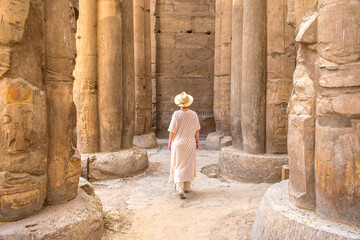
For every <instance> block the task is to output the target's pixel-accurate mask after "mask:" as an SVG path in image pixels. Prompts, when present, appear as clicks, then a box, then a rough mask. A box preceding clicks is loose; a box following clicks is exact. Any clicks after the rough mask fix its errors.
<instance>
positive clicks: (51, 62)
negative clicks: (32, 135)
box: [44, 0, 80, 204]
mask: <svg viewBox="0 0 360 240" xmlns="http://www.w3.org/2000/svg"><path fill="white" fill-rule="evenodd" d="M75 7H76V5H75V1H74V2H72V1H69V0H60V1H56V2H54V1H51V0H46V1H45V2H44V17H45V19H46V21H45V46H46V50H45V71H44V72H45V76H44V77H45V90H46V96H47V109H48V111H47V112H48V129H49V154H48V187H47V202H48V204H57V203H62V202H66V201H68V200H71V199H73V198H75V197H76V195H77V187H78V182H79V177H80V155H79V154H78V152H77V149H76V144H77V140H76V129H75V128H76V109H75V105H74V102H73V98H72V88H73V80H74V79H73V77H72V72H73V70H74V67H75V55H76V47H75V34H74V33H75V32H76V16H75V15H76V11H77V10H76V9H75ZM64 119H67V121H64Z"/></svg>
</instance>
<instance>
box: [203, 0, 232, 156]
mask: <svg viewBox="0 0 360 240" xmlns="http://www.w3.org/2000/svg"><path fill="white" fill-rule="evenodd" d="M215 12H216V15H215V53H214V108H213V109H214V118H215V125H216V132H214V133H210V134H208V136H207V138H206V148H208V149H217V150H220V149H221V147H224V146H229V145H231V137H230V81H231V80H230V73H231V21H232V20H231V15H232V0H217V1H216V5H215Z"/></svg>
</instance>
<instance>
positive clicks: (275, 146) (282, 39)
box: [266, 0, 295, 154]
mask: <svg viewBox="0 0 360 240" xmlns="http://www.w3.org/2000/svg"><path fill="white" fill-rule="evenodd" d="M286 13H287V1H286V0H281V1H275V0H268V2H267V14H266V16H267V37H266V38H267V62H266V65H267V77H266V79H267V83H266V153H271V154H283V153H287V129H288V124H287V122H288V121H287V106H288V102H289V99H290V95H291V91H292V87H293V82H292V77H293V73H294V68H295V46H294V45H295V43H294V30H293V28H292V27H291V26H290V25H288V24H287V22H286Z"/></svg>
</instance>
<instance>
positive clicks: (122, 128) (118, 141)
mask: <svg viewBox="0 0 360 240" xmlns="http://www.w3.org/2000/svg"><path fill="white" fill-rule="evenodd" d="M140 2H141V1H140ZM140 2H139V1H136V3H137V4H138V3H140ZM81 3H83V4H86V6H85V7H84V8H83V9H81V10H87V11H88V12H87V13H84V15H85V16H83V15H81V16H80V17H84V19H82V20H81V21H80V22H79V24H82V25H81V26H79V29H80V33H79V34H78V36H79V38H80V39H79V40H78V42H79V43H80V45H79V48H78V49H79V51H84V52H83V54H85V55H86V56H87V58H84V57H79V58H78V60H79V62H78V64H79V66H78V67H77V71H76V77H77V80H78V81H80V82H81V83H82V82H84V83H83V84H81V83H80V84H79V85H80V86H77V88H80V96H79V98H78V105H79V106H82V109H83V110H84V107H83V106H86V104H88V103H87V102H86V100H87V99H91V100H92V101H93V102H91V104H93V103H94V102H96V103H97V117H98V125H99V132H98V142H99V147H98V150H96V151H87V149H86V148H85V147H86V145H84V144H83V145H82V147H83V148H82V150H83V151H82V153H83V154H82V155H81V157H82V176H83V177H85V178H87V179H89V180H91V181H96V180H106V179H113V178H121V177H128V176H132V175H134V174H136V173H138V172H141V171H142V170H144V169H146V168H147V166H148V158H147V154H146V150H141V149H138V148H132V146H133V145H132V142H133V135H134V123H135V75H134V67H136V69H137V71H138V73H139V75H138V77H141V80H143V81H145V72H146V71H145V70H146V68H145V57H146V54H145V52H144V47H145V42H144V37H145V33H144V30H143V29H142V28H144V26H143V24H144V18H142V19H143V20H142V21H141V22H142V23H141V22H137V25H136V26H135V29H136V30H139V29H140V30H139V31H141V32H142V36H143V38H142V39H139V38H137V44H138V45H137V47H138V48H137V49H136V53H137V54H138V55H137V56H139V58H138V59H137V60H139V61H137V62H136V64H135V59H134V52H135V50H134V30H135V29H134V20H133V17H134V15H133V12H134V8H133V1H120V0H98V1H97V6H96V8H97V14H96V16H97V17H96V20H95V19H94V18H93V15H92V14H91V17H92V18H91V21H90V20H88V19H87V18H86V17H88V18H89V17H90V16H89V15H88V14H90V13H94V12H95V6H90V5H91V4H88V2H81ZM93 3H95V2H93ZM81 6H82V5H81ZM144 7H145V5H144V4H142V5H140V6H138V8H139V9H142V11H144V9H143V8H144ZM94 26H97V28H96V29H94ZM95 33H96V40H95V39H93V38H94V35H95ZM81 41H82V42H81ZM90 43H91V47H90V46H89V49H90V48H92V47H94V46H95V47H96V49H95V50H94V49H90V50H88V51H85V49H84V47H85V46H84V45H85V44H90ZM96 51H97V56H96V55H91V54H92V53H93V54H96ZM141 54H142V55H141ZM89 55H91V56H89ZM81 56H82V55H81ZM89 59H90V60H91V63H93V62H96V63H97V66H95V67H94V68H92V69H91V72H92V75H91V77H94V78H95V77H96V79H97V81H96V82H93V79H85V78H84V75H83V73H82V72H81V71H82V70H83V68H84V66H85V65H86V66H88V67H89V68H91V66H90V62H89V61H87V60H89ZM140 62H141V64H142V66H140V65H139V63H140ZM142 86H143V84H142ZM141 88H142V87H141ZM96 89H97V94H96ZM150 94H151V93H150ZM85 96H86V97H87V98H86V97H85ZM142 97H143V98H142V102H143V103H144V101H145V99H144V94H143V95H142ZM89 104H90V103H89ZM150 104H151V103H150ZM142 107H143V108H144V104H143V105H142ZM83 110H81V111H80V114H82V116H83V118H82V119H81V122H80V125H81V126H83V127H82V128H80V131H79V134H80V136H81V134H84V132H85V131H84V129H85V128H86V127H90V125H89V123H90V121H93V120H95V119H90V118H89V117H88V116H89V115H86V114H87V113H88V112H84V111H83ZM94 110H95V108H94ZM91 113H92V114H94V115H95V114H96V112H95V111H92V112H91ZM94 118H96V116H94ZM92 123H95V122H92ZM94 127H95V125H94ZM144 128H145V125H144ZM94 130H95V129H94ZM85 133H86V132H85ZM94 133H95V131H94ZM92 137H94V138H95V137H96V135H95V134H94V135H92ZM88 139H89V138H88V136H86V139H85V140H88ZM82 143H83V142H82ZM93 149H95V148H93Z"/></svg>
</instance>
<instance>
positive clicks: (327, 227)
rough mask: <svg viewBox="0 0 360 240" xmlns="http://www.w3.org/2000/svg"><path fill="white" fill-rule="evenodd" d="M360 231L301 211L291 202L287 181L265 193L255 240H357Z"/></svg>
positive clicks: (257, 215)
mask: <svg viewBox="0 0 360 240" xmlns="http://www.w3.org/2000/svg"><path fill="white" fill-rule="evenodd" d="M359 236H360V229H359V228H357V227H354V226H349V225H345V224H341V223H335V222H331V221H329V220H326V219H324V218H321V217H320V216H318V215H317V214H316V213H315V212H314V211H309V210H304V209H299V208H297V207H295V206H294V205H292V204H291V203H290V201H289V199H288V181H282V182H280V183H276V184H274V185H272V186H271V187H270V188H269V189H268V190H267V191H266V193H265V195H264V197H263V199H262V201H261V204H260V207H259V210H258V212H257V214H256V218H255V222H254V225H253V229H252V239H254V240H263V239H273V240H283V239H286V240H290V239H291V240H302V239H334V240H335V239H336V240H358V239H359Z"/></svg>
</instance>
